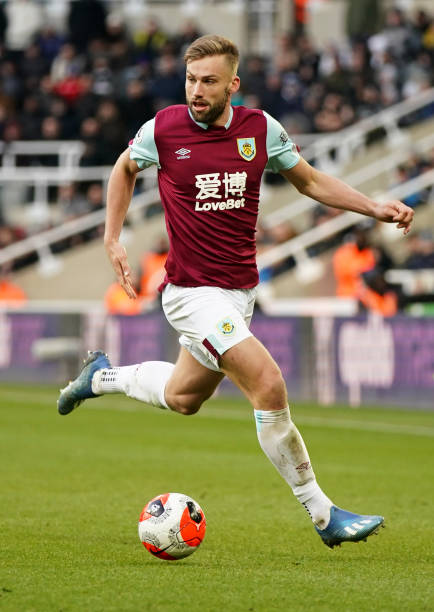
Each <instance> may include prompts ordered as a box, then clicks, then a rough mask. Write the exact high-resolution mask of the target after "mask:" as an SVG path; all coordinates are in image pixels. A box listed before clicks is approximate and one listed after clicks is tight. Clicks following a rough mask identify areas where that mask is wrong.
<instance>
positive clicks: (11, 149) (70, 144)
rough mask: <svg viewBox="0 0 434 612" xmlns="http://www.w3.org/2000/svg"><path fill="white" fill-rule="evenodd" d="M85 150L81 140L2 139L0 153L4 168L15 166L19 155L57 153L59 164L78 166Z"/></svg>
mask: <svg viewBox="0 0 434 612" xmlns="http://www.w3.org/2000/svg"><path fill="white" fill-rule="evenodd" d="M84 150H85V144H84V143H83V142H81V140H50V141H46V140H16V141H15V142H3V141H0V155H1V156H2V166H3V167H4V168H15V167H16V165H17V156H21V157H27V156H35V155H37V156H38V157H39V156H44V155H57V156H58V157H59V162H58V164H59V166H64V167H67V168H72V167H77V166H78V164H79V161H80V158H81V156H82V155H83V153H84Z"/></svg>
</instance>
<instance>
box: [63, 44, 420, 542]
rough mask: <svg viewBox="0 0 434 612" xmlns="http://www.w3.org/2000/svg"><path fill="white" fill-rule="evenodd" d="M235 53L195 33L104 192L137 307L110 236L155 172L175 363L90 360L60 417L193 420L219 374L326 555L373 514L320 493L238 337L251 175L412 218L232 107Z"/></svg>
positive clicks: (247, 294) (377, 213) (99, 356)
mask: <svg viewBox="0 0 434 612" xmlns="http://www.w3.org/2000/svg"><path fill="white" fill-rule="evenodd" d="M238 57H239V56H238V50H237V47H236V46H235V45H234V44H233V43H232V42H231V41H229V40H227V39H225V38H223V37H220V36H214V35H211V36H203V37H201V38H199V39H197V40H196V41H194V42H193V43H192V44H191V45H190V47H189V48H188V49H187V51H186V53H185V57H184V59H185V64H186V85H185V88H186V98H187V104H186V105H176V106H169V107H168V108H165V109H163V110H161V111H159V112H158V113H157V115H156V116H155V118H154V119H152V120H150V121H147V122H146V123H145V124H144V125H143V126H142V127H141V128H140V130H139V131H138V133H137V134H136V136H135V138H134V140H133V141H132V142H131V143H130V146H129V148H127V149H126V150H125V151H124V152H123V153H122V154H121V155H120V157H119V159H118V160H117V162H116V164H115V166H114V168H113V171H112V173H111V176H110V181H109V185H108V194H107V218H106V228H105V238H104V242H105V247H106V250H107V253H108V256H109V259H110V261H111V264H112V266H113V268H114V270H115V273H116V276H117V279H118V282H119V283H120V284H121V285H122V287H123V288H124V289H125V291H126V293H127V294H128V295H129V296H130V298H132V299H135V298H136V292H135V289H134V286H133V283H132V280H131V268H130V265H129V263H128V260H127V253H126V251H125V249H124V247H123V246H122V245H121V244H120V242H119V235H120V232H121V228H122V225H123V222H124V219H125V215H126V213H127V210H128V206H129V203H130V200H131V196H132V193H133V189H134V183H135V178H136V174H137V173H138V172H139V171H140V170H142V169H143V168H146V167H148V166H150V165H151V164H155V165H157V166H158V179H159V188H160V195H161V200H162V203H163V206H164V210H165V218H166V227H167V232H168V236H169V240H170V251H169V255H168V258H167V262H166V271H167V274H166V278H165V280H164V282H163V284H162V287H161V290H162V305H163V309H164V313H165V315H166V318H167V320H168V321H169V323H170V324H171V325H172V326H173V327H174V328H175V329H176V330H177V332H178V333H179V334H180V340H179V341H180V344H181V349H180V353H179V357H178V360H177V362H176V364H172V363H166V362H155V361H154V362H151V361H147V362H144V363H139V364H136V365H131V366H125V367H118V368H116V367H115V368H113V367H112V366H111V365H110V362H109V360H108V358H107V356H106V355H105V354H104V353H103V352H101V351H92V352H89V355H88V358H87V359H86V361H85V363H84V366H83V369H82V371H81V373H80V374H79V375H78V377H77V378H76V379H75V380H74V381H72V382H71V383H70V384H69V385H68V386H67V387H66V388H65V389H63V390H62V391H61V394H60V397H59V401H58V410H59V412H60V414H68V413H69V412H71V410H73V409H74V408H75V407H76V406H78V405H79V404H80V403H81V402H82V401H83V400H85V399H87V398H90V397H95V396H99V395H102V394H104V393H125V394H126V395H128V396H129V397H132V398H135V399H138V400H141V401H143V402H145V403H147V404H151V405H153V406H157V407H160V408H166V409H170V410H174V411H176V412H179V413H181V414H186V415H187V414H194V413H195V412H197V411H198V410H199V409H200V407H201V405H202V403H203V402H204V401H205V400H207V399H208V398H209V397H210V396H211V395H212V394H213V393H214V391H215V389H216V387H217V386H218V384H219V383H220V382H221V380H222V379H223V377H224V376H227V377H229V378H230V379H231V380H232V381H233V382H234V383H235V384H236V385H237V386H238V387H239V388H240V389H241V391H242V392H243V393H244V395H245V396H246V397H247V399H248V400H249V401H250V403H251V404H252V406H253V408H254V414H255V420H256V427H257V434H258V439H259V443H260V445H261V447H262V449H263V451H264V452H265V454H266V455H267V457H268V458H269V459H270V461H271V462H272V463H273V465H274V466H275V467H276V469H277V470H278V471H279V472H280V474H281V475H282V477H283V478H284V479H285V481H286V482H287V483H288V484H289V486H290V487H291V489H292V491H293V492H294V495H295V497H296V498H297V499H298V500H299V502H300V503H301V504H303V506H304V507H305V508H306V510H307V512H308V513H309V515H310V517H311V519H312V521H313V523H314V526H315V528H316V530H317V532H318V533H319V535H320V536H321V538H322V540H323V542H324V543H325V544H326V545H327V546H329V547H331V548H333V546H336V545H339V544H341V543H342V542H345V541H353V542H357V541H359V540H364V539H366V537H367V536H369V535H370V534H372V533H374V532H376V531H377V530H378V528H379V526H380V525H381V524H382V523H383V517H381V516H371V515H360V514H353V513H351V512H348V511H346V510H342V509H341V508H338V507H337V506H335V505H334V504H333V502H332V501H331V500H330V499H329V498H328V497H327V495H325V493H324V492H323V491H322V490H321V488H320V487H319V485H318V483H317V481H316V478H315V474H314V471H313V469H312V466H311V463H310V460H309V455H308V453H307V450H306V446H305V444H304V442H303V439H302V437H301V435H300V433H299V431H298V430H297V428H296V426H295V425H294V423H293V421H292V419H291V414H290V411H289V407H288V398H287V392H286V387H285V383H284V381H283V377H282V374H281V372H280V369H279V367H278V365H277V364H276V362H275V361H274V360H273V358H272V357H271V355H270V354H269V353H268V351H267V350H266V349H265V347H264V346H263V345H262V344H261V343H260V342H259V341H258V340H257V339H256V338H255V337H254V336H253V335H252V333H251V332H250V331H249V324H250V320H251V317H252V314H253V305H254V302H255V294H256V285H257V283H258V271H257V267H256V248H255V226H256V220H257V214H258V204H259V187H260V181H261V176H262V174H263V172H264V170H265V168H268V169H270V170H272V171H273V172H280V173H281V174H282V175H283V176H284V177H285V178H286V179H288V181H290V182H291V183H292V184H293V185H295V187H296V188H297V189H298V191H300V192H301V193H303V194H305V195H307V196H309V197H311V198H313V199H315V200H317V201H319V202H323V203H324V204H326V205H329V206H334V207H336V208H340V209H345V210H352V211H356V212H359V213H362V214H364V215H368V216H371V217H374V218H375V219H379V220H381V221H386V222H390V223H396V224H397V227H398V228H402V229H403V231H404V233H405V234H406V233H407V232H408V231H409V229H410V224H411V221H412V218H413V211H412V210H411V209H410V208H408V207H407V206H405V205H404V204H403V203H401V202H398V201H391V202H386V203H377V202H374V201H373V200H371V199H369V198H367V197H365V196H364V195H362V194H361V193H359V192H357V191H355V190H354V189H352V188H350V187H349V186H347V185H345V184H344V183H342V182H341V181H339V180H338V179H336V178H332V177H330V176H327V175H326V174H323V173H322V172H319V171H318V170H315V169H314V168H312V167H311V166H310V165H309V164H308V163H307V162H306V161H305V160H304V159H302V158H301V157H300V155H299V153H298V151H297V147H296V146H295V145H294V143H293V142H292V141H291V139H290V138H289V136H288V135H287V133H286V132H285V130H284V129H283V128H282V126H281V125H280V124H279V123H278V122H277V121H276V120H275V119H273V118H272V117H270V116H269V115H268V114H267V113H265V112H263V111H261V110H253V109H247V108H244V107H242V106H239V107H232V106H231V96H232V95H233V94H234V93H235V92H236V91H238V88H239V86H240V79H239V77H238V76H237V67H238Z"/></svg>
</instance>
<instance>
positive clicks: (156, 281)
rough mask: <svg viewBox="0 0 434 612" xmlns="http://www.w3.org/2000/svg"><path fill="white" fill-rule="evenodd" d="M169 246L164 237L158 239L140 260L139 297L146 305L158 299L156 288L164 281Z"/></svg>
mask: <svg viewBox="0 0 434 612" xmlns="http://www.w3.org/2000/svg"><path fill="white" fill-rule="evenodd" d="M168 252H169V245H168V243H167V239H166V237H165V236H164V237H162V238H160V239H159V240H158V241H157V242H156V244H155V245H154V247H153V248H152V250H151V251H149V252H147V253H144V254H143V255H142V258H141V260H140V282H139V295H140V296H141V297H142V298H143V299H144V300H145V301H146V302H147V303H148V304H150V303H152V302H155V300H156V299H157V298H158V287H159V286H160V285H161V283H162V282H163V280H164V276H165V274H166V271H165V269H164V264H165V263H166V259H167V254H168Z"/></svg>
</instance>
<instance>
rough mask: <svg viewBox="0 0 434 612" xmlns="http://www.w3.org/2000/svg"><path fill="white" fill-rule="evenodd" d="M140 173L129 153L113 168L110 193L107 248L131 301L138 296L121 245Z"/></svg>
mask: <svg viewBox="0 0 434 612" xmlns="http://www.w3.org/2000/svg"><path fill="white" fill-rule="evenodd" d="M139 171H140V168H139V166H138V164H137V162H136V161H134V160H133V159H130V149H129V148H128V149H126V150H125V151H124V152H123V153H122V154H121V155H120V156H119V158H118V160H117V162H116V164H115V165H114V167H113V170H112V172H111V174H110V179H109V182H108V189H107V211H106V224H105V233H104V246H105V248H106V251H107V254H108V257H109V259H110V263H111V265H112V266H113V269H114V271H115V274H116V278H117V281H118V283H119V284H120V285H121V286H122V287H123V288H124V290H125V292H126V294H127V295H128V296H129V297H130V298H136V297H137V294H136V291H135V289H134V286H133V284H132V281H131V268H130V265H129V263H128V259H127V252H126V250H125V248H124V247H123V246H122V245H121V243H120V242H119V236H120V233H121V230H122V226H123V224H124V220H125V216H126V214H127V211H128V207H129V205H130V201H131V197H132V195H133V190H134V185H135V182H136V174H137V172H139Z"/></svg>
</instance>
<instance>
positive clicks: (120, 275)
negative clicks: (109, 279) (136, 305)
mask: <svg viewBox="0 0 434 612" xmlns="http://www.w3.org/2000/svg"><path fill="white" fill-rule="evenodd" d="M105 248H106V251H107V254H108V256H109V259H110V263H111V265H112V266H113V270H114V271H115V274H116V278H117V281H118V283H119V284H120V285H121V287H123V289H124V291H125V293H126V294H127V295H128V297H129V298H132V299H135V298H137V292H136V290H135V288H134V285H133V281H132V275H131V268H130V264H129V263H128V258H127V252H126V250H125V247H123V246H122V245H121V243H120V242H119V241H117V240H116V241H113V242H109V243H106V244H105Z"/></svg>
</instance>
